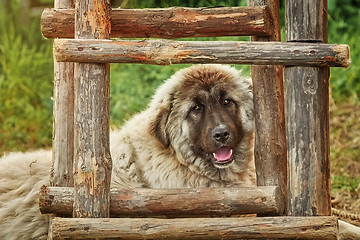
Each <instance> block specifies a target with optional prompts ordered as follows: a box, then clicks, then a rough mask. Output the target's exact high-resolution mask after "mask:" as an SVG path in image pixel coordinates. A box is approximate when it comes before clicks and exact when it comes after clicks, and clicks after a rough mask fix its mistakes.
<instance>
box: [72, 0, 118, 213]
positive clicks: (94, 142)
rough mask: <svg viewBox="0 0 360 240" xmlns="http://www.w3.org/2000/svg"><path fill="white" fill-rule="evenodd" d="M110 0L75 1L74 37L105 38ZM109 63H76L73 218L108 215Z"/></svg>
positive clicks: (108, 29)
mask: <svg viewBox="0 0 360 240" xmlns="http://www.w3.org/2000/svg"><path fill="white" fill-rule="evenodd" d="M109 11H110V1H108V0H99V1H98V0H77V1H76V4H75V13H76V14H75V15H76V20H75V33H76V34H75V35H76V38H77V39H90V38H94V39H107V38H109V33H110V18H109V16H110V14H109ZM109 88H110V69H109V64H88V63H76V64H75V161H74V187H75V193H74V208H73V217H109V209H110V207H109V206H110V197H109V192H110V178H111V157H110V150H109V95H110V94H109V92H110V91H109Z"/></svg>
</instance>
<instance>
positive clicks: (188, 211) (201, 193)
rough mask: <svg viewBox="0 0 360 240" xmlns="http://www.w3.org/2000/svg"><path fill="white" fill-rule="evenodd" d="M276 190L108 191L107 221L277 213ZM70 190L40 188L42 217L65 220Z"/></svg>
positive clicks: (280, 207) (70, 201)
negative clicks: (48, 215)
mask: <svg viewBox="0 0 360 240" xmlns="http://www.w3.org/2000/svg"><path fill="white" fill-rule="evenodd" d="M278 190H279V189H278V188H277V187H272V186H269V187H256V188H205V189H142V188H139V189H111V193H110V200H111V201H110V202H111V205H110V215H111V217H164V216H165V217H177V218H179V217H210V216H216V217H220V216H231V215H239V214H253V213H261V214H262V213H273V214H276V213H279V212H282V211H283V209H284V205H280V204H281V201H279V198H281V194H280V193H279V191H278ZM73 202H74V190H73V188H56V187H55V188H48V187H45V186H44V187H42V189H41V192H40V200H39V206H40V211H41V212H42V213H43V214H48V213H52V214H55V215H56V216H63V217H69V216H71V213H72V207H73Z"/></svg>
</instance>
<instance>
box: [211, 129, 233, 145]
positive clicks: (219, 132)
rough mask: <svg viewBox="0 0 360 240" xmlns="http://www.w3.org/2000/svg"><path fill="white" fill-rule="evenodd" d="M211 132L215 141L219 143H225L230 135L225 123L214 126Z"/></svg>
mask: <svg viewBox="0 0 360 240" xmlns="http://www.w3.org/2000/svg"><path fill="white" fill-rule="evenodd" d="M211 133H212V136H213V138H214V139H215V141H217V142H221V143H225V142H226V141H227V140H228V139H229V137H230V133H229V130H228V128H227V126H225V125H219V126H217V127H215V128H214V129H213V130H212V132H211Z"/></svg>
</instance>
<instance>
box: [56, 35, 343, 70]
mask: <svg viewBox="0 0 360 240" xmlns="http://www.w3.org/2000/svg"><path fill="white" fill-rule="evenodd" d="M54 43H55V46H54V53H55V57H56V59H57V60H58V61H75V62H98V63H104V62H112V63H143V64H157V65H167V64H179V63H233V64H260V65H269V64H270V65H277V64H283V65H290V66H291V65H305V66H337V67H347V66H348V65H349V61H350V60H349V56H350V55H349V48H348V46H347V45H344V44H316V43H313V44H311V43H280V42H240V41H171V40H144V41H121V40H120V41H115V40H87V39H81V40H76V39H75V40H74V39H55V40H54Z"/></svg>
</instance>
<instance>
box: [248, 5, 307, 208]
mask: <svg viewBox="0 0 360 240" xmlns="http://www.w3.org/2000/svg"><path fill="white" fill-rule="evenodd" d="M249 5H251V6H261V5H267V6H269V8H270V12H271V16H272V21H273V24H272V25H273V26H274V33H273V35H272V36H270V37H252V38H251V40H252V41H263V42H269V41H275V42H280V41H281V29H280V28H281V27H280V1H279V0H249ZM267 44H269V43H267ZM275 44H279V43H275ZM280 46H281V44H280ZM272 53H273V54H274V55H276V56H277V55H278V51H277V50H275V49H274V51H273V52H272ZM289 53H291V54H294V53H295V54H296V53H297V49H294V48H292V50H290V51H289ZM309 55H311V54H304V57H305V56H306V57H305V58H306V59H308V57H309ZM287 62H289V58H288V59H287ZM268 64H269V63H268ZM276 64H281V63H276ZM294 65H295V64H294ZM251 77H252V80H253V88H254V89H253V91H254V110H255V129H256V132H255V150H254V154H255V155H254V156H255V166H256V177H257V184H258V186H271V185H275V186H279V188H280V189H281V193H282V196H283V198H282V201H283V203H284V204H285V202H286V197H287V187H286V183H287V162H286V161H287V157H286V156H287V148H286V135H285V115H284V111H285V110H284V109H285V107H284V86H283V66H280V65H274V66H270V65H265V66H251ZM284 213H285V212H283V213H282V214H284Z"/></svg>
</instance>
